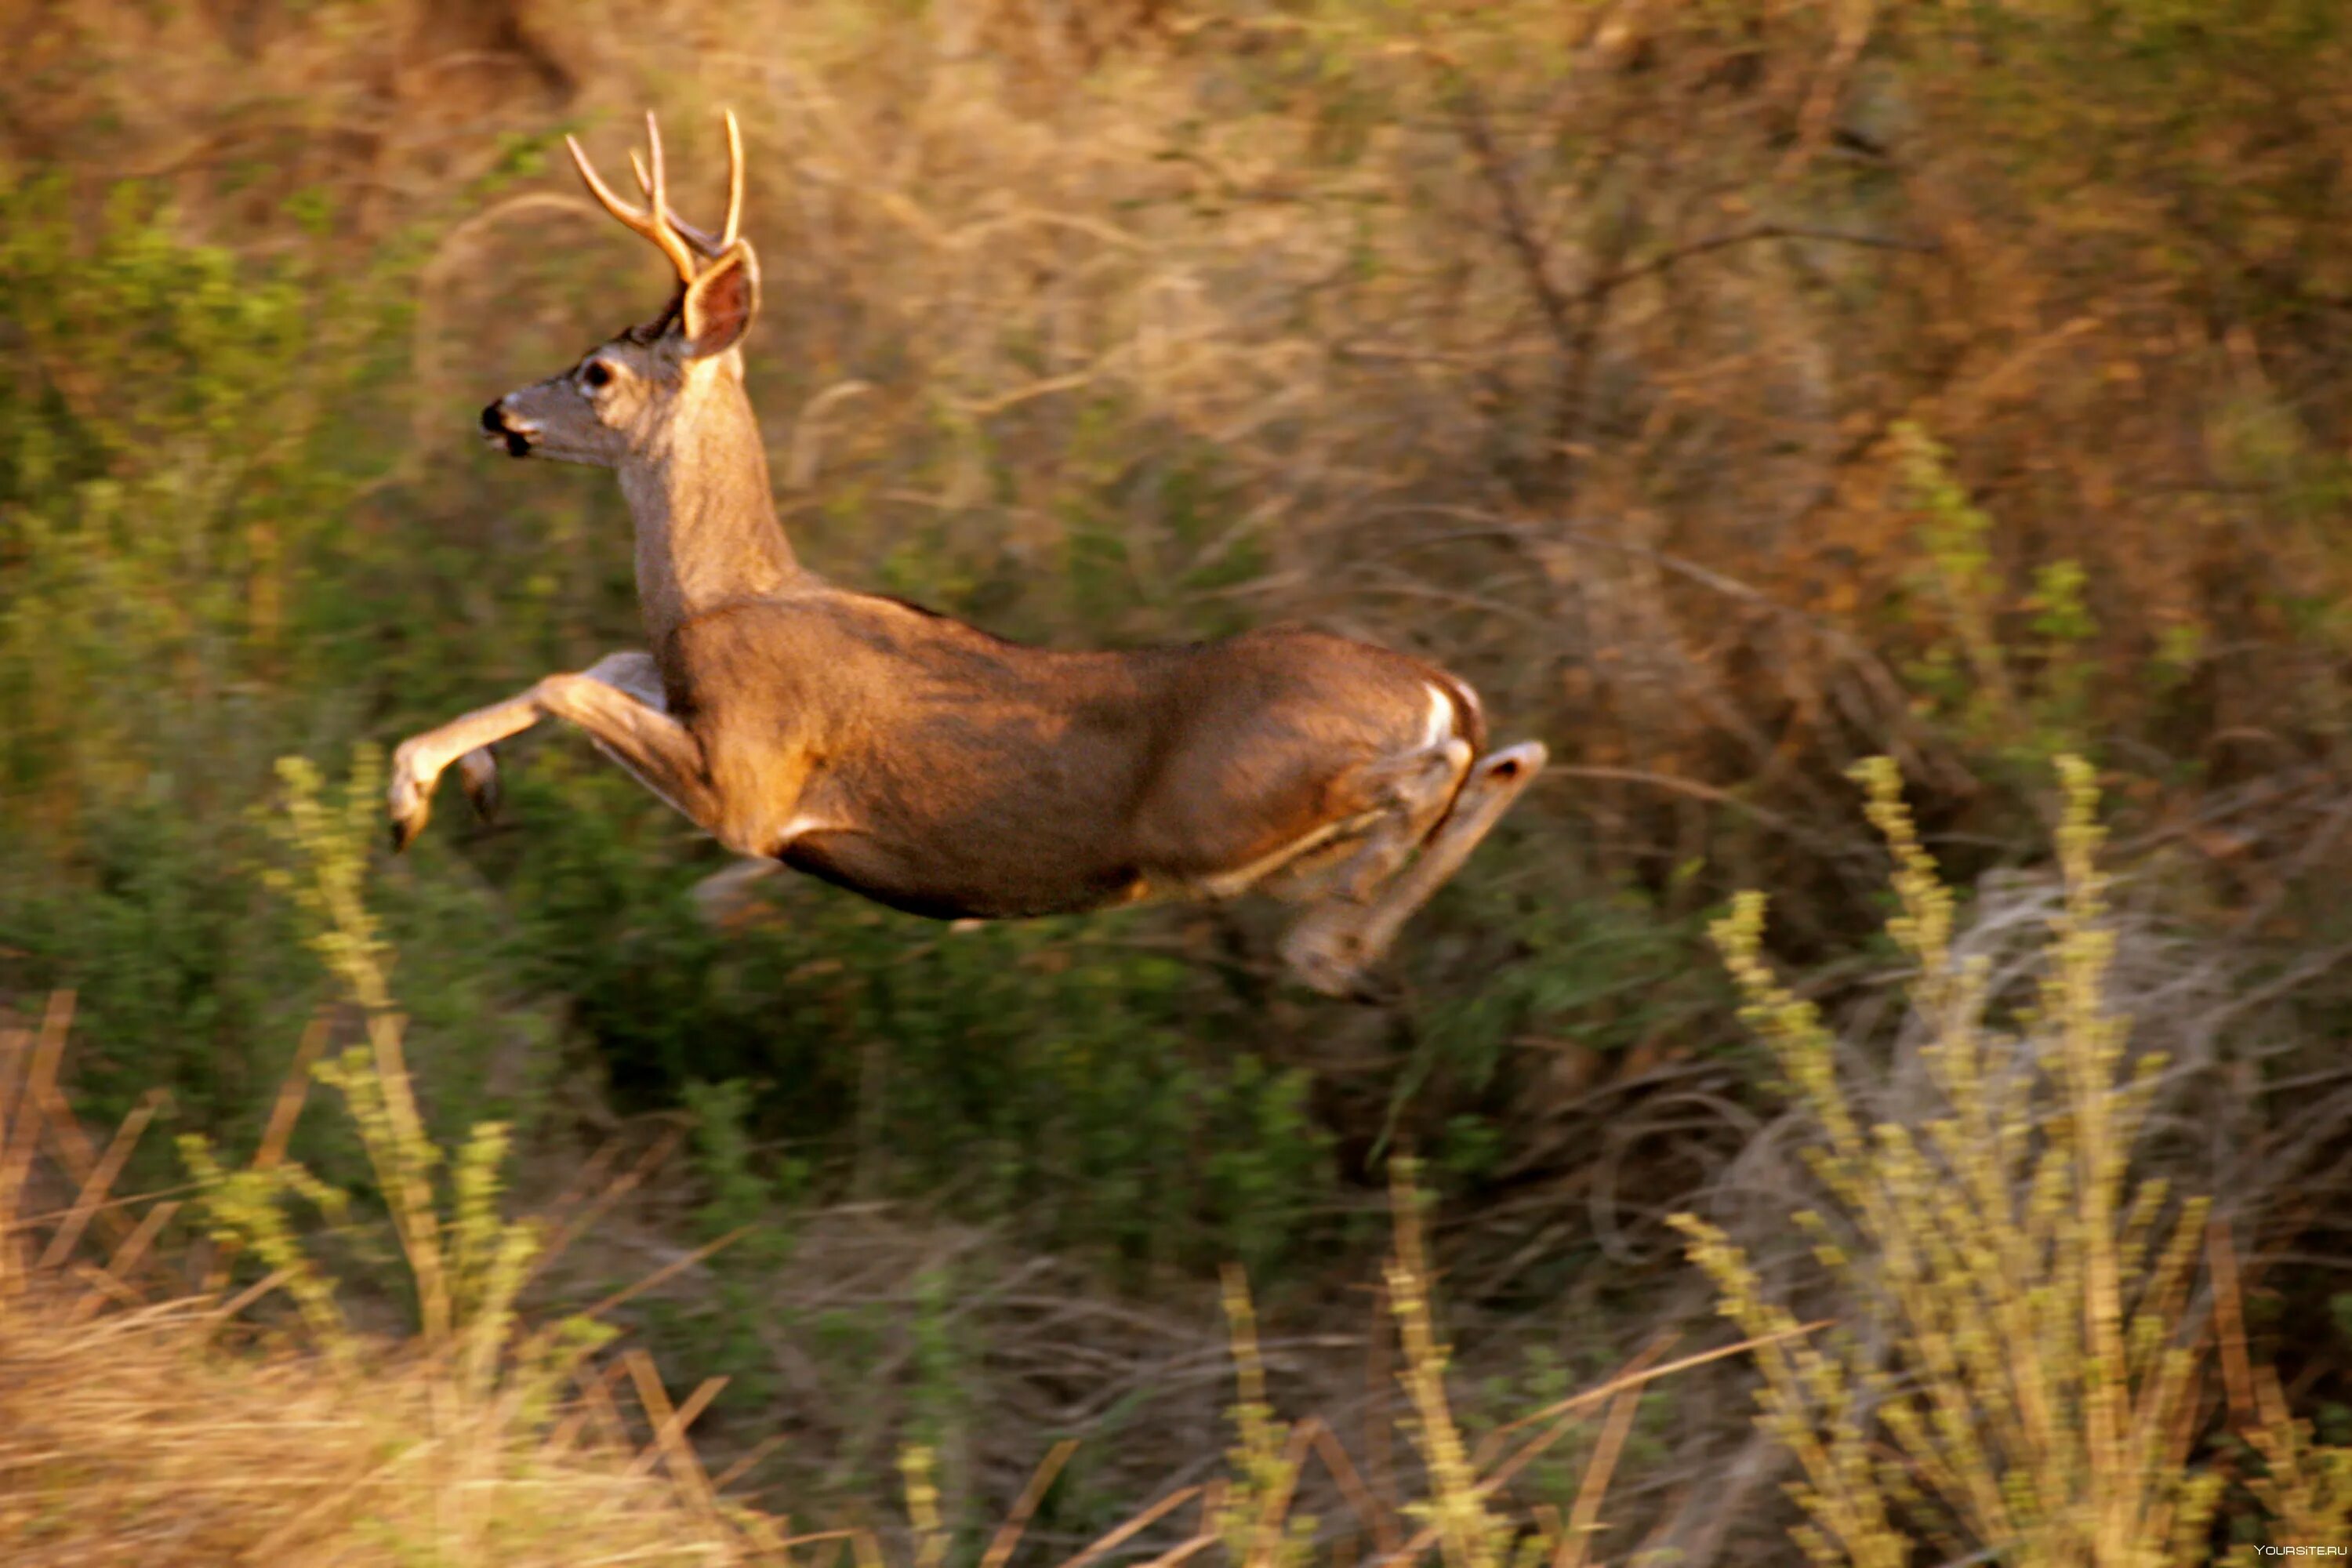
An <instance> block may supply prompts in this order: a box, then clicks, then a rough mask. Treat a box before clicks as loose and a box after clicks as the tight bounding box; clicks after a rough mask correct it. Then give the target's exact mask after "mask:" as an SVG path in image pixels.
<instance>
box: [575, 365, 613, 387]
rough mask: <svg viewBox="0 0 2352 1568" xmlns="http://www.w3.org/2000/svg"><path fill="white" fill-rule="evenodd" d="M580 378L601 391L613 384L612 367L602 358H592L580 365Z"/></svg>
mask: <svg viewBox="0 0 2352 1568" xmlns="http://www.w3.org/2000/svg"><path fill="white" fill-rule="evenodd" d="M580 379H581V380H583V381H584V382H586V383H587V384H589V385H590V386H592V387H593V388H595V389H596V390H597V391H599V392H601V391H603V390H604V388H605V387H608V386H610V385H612V384H613V367H612V366H611V365H608V364H606V363H604V361H603V360H600V359H592V360H590V361H589V362H588V363H586V364H585V365H583V366H582V367H581V370H580Z"/></svg>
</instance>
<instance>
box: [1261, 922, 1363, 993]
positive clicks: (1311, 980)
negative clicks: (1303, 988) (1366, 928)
mask: <svg viewBox="0 0 2352 1568" xmlns="http://www.w3.org/2000/svg"><path fill="white" fill-rule="evenodd" d="M1362 949H1363V942H1362V940H1361V939H1360V937H1359V936H1358V935H1357V933H1356V932H1354V931H1350V930H1349V929H1348V927H1347V925H1346V923H1345V922H1343V921H1336V920H1331V919H1328V918H1326V919H1318V918H1316V917H1314V916H1312V915H1310V916H1308V917H1307V919H1306V920H1303V921H1299V922H1298V924H1297V926H1296V927H1294V928H1293V929H1292V931H1291V932H1290V934H1289V935H1288V936H1286V937H1285V938H1283V942H1282V962H1283V963H1285V964H1286V965H1288V966H1289V969H1290V972H1291V973H1293V974H1295V975H1297V977H1298V978H1299V979H1300V981H1302V982H1303V983H1305V984H1306V985H1307V989H1308V990H1310V991H1314V992H1317V993H1318V994H1322V995H1325V996H1329V997H1331V998H1333V999H1335V1000H1338V1001H1343V1002H1344V1001H1366V1000H1370V996H1369V994H1368V993H1367V991H1366V988H1365V980H1364V964H1363V952H1362Z"/></svg>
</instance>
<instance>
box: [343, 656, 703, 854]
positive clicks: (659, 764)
mask: <svg viewBox="0 0 2352 1568" xmlns="http://www.w3.org/2000/svg"><path fill="white" fill-rule="evenodd" d="M652 665H653V661H652V659H651V658H649V657H648V656H646V655H645V654H642V653H627V654H614V655H612V656H611V657H610V658H604V659H602V660H599V661H598V662H597V664H596V665H595V666H594V667H593V668H590V669H589V670H587V671H586V672H585V673H583V674H577V675H573V674H565V675H551V676H548V677H547V678H546V679H542V680H541V681H540V682H539V683H538V684H537V685H536V686H533V687H532V688H531V689H530V690H529V691H526V692H524V693H522V694H521V695H520V696H519V697H510V698H509V699H507V700H505V701H503V702H495V703H492V704H491V705H490V706H489V707H488V708H478V709H476V710H474V711H473V712H471V713H467V714H465V715H463V716H462V717H459V718H457V719H453V720H451V721H449V722H448V723H446V724H443V725H441V726H439V727H438V728H436V729H432V730H427V731H425V732H424V733H423V734H421V735H416V736H413V737H411V738H410V739H408V740H407V741H404V742H402V743H401V746H400V749H399V750H398V751H397V752H394V753H393V759H392V779H391V783H390V784H389V785H388V787H387V788H386V791H385V805H386V807H387V809H388V810H389V812H390V814H391V816H392V844H393V849H394V853H397V852H398V851H400V850H402V849H404V848H406V847H408V846H409V844H411V843H412V842H414V841H415V837H416V836H417V834H418V833H420V832H422V831H423V830H424V827H425V821H426V819H427V818H428V817H430V816H431V815H432V809H433V786H434V785H435V784H436V783H437V782H438V781H439V779H440V777H441V774H442V772H443V771H444V770H445V769H446V768H447V767H448V766H449V764H450V763H453V762H457V761H458V760H459V759H461V758H462V759H464V760H465V761H464V766H465V770H466V772H467V788H468V790H469V792H470V793H473V794H475V795H476V798H477V800H479V799H480V798H481V794H482V783H481V781H482V779H483V778H484V777H485V776H487V777H488V779H490V780H491V781H492V786H491V787H495V784H494V781H495V777H496V773H495V766H496V764H495V763H489V761H488V747H489V746H490V745H491V744H493V743H494V742H499V741H503V740H505V739H506V738H507V737H508V736H509V735H514V734H519V733H520V732H521V731H525V730H528V729H530V727H531V726H532V725H533V724H536V723H538V722H539V721H541V720H542V719H547V718H556V719H568V720H570V721H572V722H573V723H575V724H577V725H579V726H580V727H581V728H582V729H583V730H585V731H587V732H588V734H589V737H590V738H591V739H592V740H593V741H594V742H596V744H597V747H598V749H599V750H601V751H603V752H604V753H605V754H606V755H608V756H610V757H612V758H613V760H614V761H615V762H617V763H620V764H621V765H622V766H623V767H625V768H626V769H628V771H629V772H630V773H634V774H635V775H636V777H637V778H638V780H639V781H640V782H642V783H643V784H646V787H648V788H649V789H651V790H652V791H653V792H654V793H655V794H656V795H660V796H661V797H662V798H663V799H664V800H666V801H667V802H668V803H669V804H670V805H674V806H676V807H677V809H678V810H679V811H680V812H683V813H684V814H685V815H686V816H688V817H691V818H692V819H693V820H694V821H695V822H696V823H697V824H698V825H700V826H706V827H707V826H709V825H710V823H711V821H712V820H713V819H714V817H715V815H716V813H715V805H716V802H715V800H714V798H713V796H712V794H711V790H710V785H709V780H708V779H707V778H706V776H705V774H704V770H703V766H702V749H701V747H700V745H699V744H698V743H697V742H696V741H695V739H694V736H693V735H692V734H691V733H689V732H688V731H687V729H686V728H685V726H683V725H681V724H680V723H678V721H677V720H675V719H672V718H671V717H670V716H669V715H668V714H667V713H665V712H663V711H662V710H660V709H659V708H658V707H656V706H655V705H654V704H652V703H649V702H646V701H645V700H642V699H641V698H639V697H638V696H636V695H635V694H634V692H633V690H632V688H643V687H644V686H645V683H646V678H647V677H648V676H649V675H651V674H652ZM651 689H652V690H653V691H656V692H658V691H659V689H660V686H659V681H658V678H657V677H655V678H654V684H653V685H652V687H651Z"/></svg>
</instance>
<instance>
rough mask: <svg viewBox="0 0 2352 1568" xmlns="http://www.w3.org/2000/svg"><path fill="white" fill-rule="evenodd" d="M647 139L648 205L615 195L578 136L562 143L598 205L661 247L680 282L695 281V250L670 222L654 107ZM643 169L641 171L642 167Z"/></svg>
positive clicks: (731, 223)
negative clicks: (649, 153)
mask: <svg viewBox="0 0 2352 1568" xmlns="http://www.w3.org/2000/svg"><path fill="white" fill-rule="evenodd" d="M646 142H648V143H649V144H650V145H651V146H652V148H653V155H654V170H653V178H652V179H650V180H648V181H646V195H648V196H650V197H651V198H652V205H651V206H650V207H648V208H638V207H633V206H631V205H629V204H628V203H626V202H625V201H623V200H622V199H621V198H620V197H618V196H616V195H614V194H613V192H612V189H611V187H610V186H608V185H606V184H604V181H603V180H600V179H598V178H597V177H596V170H595V168H594V167H593V165H592V164H591V163H589V162H588V154H587V153H583V152H582V151H581V150H580V142H579V140H578V139H577V138H576V137H572V136H566V137H565V138H564V139H563V144H564V145H565V146H567V147H569V148H571V149H572V163H576V164H578V165H579V168H580V177H581V179H582V180H583V181H585V182H586V183H587V185H588V194H589V195H592V196H594V197H595V198H596V200H597V203H598V205H601V206H603V207H604V210H605V211H606V212H608V213H611V214H612V215H613V216H614V217H616V218H618V219H620V220H621V224H622V226H624V227H625V228H627V229H628V230H630V231H631V232H632V233H635V234H640V235H643V236H644V237H646V238H647V239H650V240H652V241H653V242H654V243H655V244H656V245H657V246H659V247H661V253H662V254H663V255H664V256H667V257H668V258H669V264H670V266H671V267H673V268H676V269H677V280H678V281H679V282H681V283H691V282H693V281H694V272H695V267H694V252H693V251H692V250H690V249H688V247H687V242H686V240H685V239H684V237H681V236H680V235H679V233H678V231H677V229H676V228H674V227H673V226H671V222H670V220H669V218H668V217H667V216H666V215H667V214H668V212H669V203H668V202H667V199H666V192H667V189H668V185H667V180H666V179H665V176H664V170H663V166H662V144H661V127H660V126H659V125H657V124H656V123H655V121H654V116H653V111H652V110H646ZM629 157H630V161H631V162H632V163H635V159H636V154H635V153H631V154H630V155H629ZM640 173H641V174H642V171H640ZM740 179H741V176H740V173H739V174H738V175H737V180H738V188H739V189H740ZM728 227H729V229H730V232H731V231H732V229H733V227H734V220H733V216H732V214H731V213H730V216H729V221H728Z"/></svg>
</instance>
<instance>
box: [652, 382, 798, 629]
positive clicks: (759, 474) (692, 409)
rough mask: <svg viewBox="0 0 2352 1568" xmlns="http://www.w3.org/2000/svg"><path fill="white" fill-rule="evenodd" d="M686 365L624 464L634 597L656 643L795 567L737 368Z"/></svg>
mask: <svg viewBox="0 0 2352 1568" xmlns="http://www.w3.org/2000/svg"><path fill="white" fill-rule="evenodd" d="M732 371H733V367H731V366H712V367H710V369H709V372H707V373H705V374H690V375H689V376H688V381H687V384H686V385H685V386H684V387H682V388H681V389H680V392H679V394H678V398H677V403H676V404H675V405H673V406H672V408H671V409H670V411H669V415H668V417H667V418H666V419H665V420H663V421H662V422H661V424H660V426H659V427H658V428H657V429H656V431H655V432H654V433H653V438H652V439H651V440H649V441H647V442H646V445H645V447H644V448H643V449H641V450H640V451H639V453H638V454H637V455H636V456H635V458H633V459H632V460H631V461H629V462H628V463H626V464H625V465H624V466H623V467H622V468H621V492H622V494H623V495H625V497H627V499H628V502H629V510H630V512H631V513H632V514H633V515H634V516H635V519H636V526H637V546H636V568H637V604H638V606H639V608H640V609H641V611H642V612H643V614H644V616H645V622H646V637H647V638H648V639H650V641H651V643H652V645H653V647H655V648H656V649H659V648H661V647H664V646H665V645H666V644H667V642H668V640H669V637H670V635H671V634H672V633H674V632H676V631H677V628H678V627H679V626H683V625H685V624H686V623H687V622H688V621H689V620H692V619H693V618H694V617H695V616H699V615H702V614H704V613H706V612H708V611H710V610H713V609H717V608H718V607H719V606H720V605H724V604H727V603H728V602H730V601H732V600H738V599H746V598H757V597H760V596H761V595H770V594H773V593H775V592H776V591H777V590H779V589H781V588H782V587H783V586H785V585H786V584H789V583H790V582H791V581H792V580H793V578H795V577H797V576H799V575H800V571H801V567H800V563H799V561H798V560H796V559H795V558H794V557H793V547H792V544H791V542H789V541H788V540H786V539H785V538H784V531H783V526H782V524H781V523H780V522H778V521H776V505H775V500H774V498H773V497H772V495H771V494H770V492H769V489H768V457H767V453H766V452H765V450H763V449H762V447H761V444H760V425H759V420H758V419H757V417H756V416H753V414H752V412H751V399H750V398H748V397H746V396H745V395H743V384H742V380H741V377H740V373H733V374H730V372H732Z"/></svg>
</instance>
